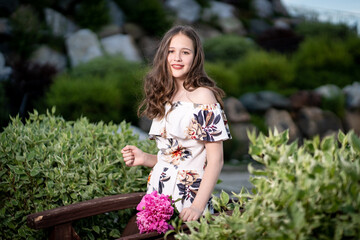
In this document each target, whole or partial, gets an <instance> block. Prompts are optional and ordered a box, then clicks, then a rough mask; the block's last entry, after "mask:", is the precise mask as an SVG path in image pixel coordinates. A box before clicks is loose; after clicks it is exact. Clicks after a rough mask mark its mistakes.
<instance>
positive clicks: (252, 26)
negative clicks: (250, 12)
mask: <svg viewBox="0 0 360 240" xmlns="http://www.w3.org/2000/svg"><path fill="white" fill-rule="evenodd" d="M270 28H271V26H270V25H269V24H268V23H267V22H265V21H264V20H261V19H251V20H250V23H249V29H248V31H249V32H250V33H251V34H253V35H259V34H261V33H263V32H265V31H267V30H269V29H270Z"/></svg>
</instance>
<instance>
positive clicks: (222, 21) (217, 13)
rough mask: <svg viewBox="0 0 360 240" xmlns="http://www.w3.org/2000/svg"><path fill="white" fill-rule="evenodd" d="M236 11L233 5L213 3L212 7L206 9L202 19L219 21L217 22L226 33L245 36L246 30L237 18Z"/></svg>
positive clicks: (211, 3)
mask: <svg viewBox="0 0 360 240" xmlns="http://www.w3.org/2000/svg"><path fill="white" fill-rule="evenodd" d="M235 11H236V8H235V7H234V6H233V5H230V4H227V3H223V2H218V1H211V2H210V7H208V8H205V9H204V13H203V16H202V19H203V20H204V21H211V20H212V19H214V18H215V19H218V20H217V22H218V24H219V25H220V27H221V29H222V31H223V32H224V33H228V34H230V33H234V34H240V35H245V34H246V30H245V28H244V26H243V25H242V23H241V21H240V20H239V19H238V18H237V17H236V16H235V14H234V13H235Z"/></svg>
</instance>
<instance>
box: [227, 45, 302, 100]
mask: <svg viewBox="0 0 360 240" xmlns="http://www.w3.org/2000/svg"><path fill="white" fill-rule="evenodd" d="M232 68H233V69H234V72H235V73H236V76H237V77H238V79H239V80H238V82H239V83H240V86H241V87H239V88H240V89H239V91H240V94H243V93H246V92H257V91H260V90H271V91H275V92H278V93H280V94H284V95H288V94H290V93H292V92H293V91H294V89H293V88H292V85H293V82H294V77H295V73H294V69H293V67H292V64H291V63H290V62H289V60H288V58H287V57H286V56H284V55H281V54H278V53H274V52H265V51H252V52H250V53H249V54H248V55H246V57H245V58H243V59H241V60H238V61H237V62H235V63H234V65H233V66H232Z"/></svg>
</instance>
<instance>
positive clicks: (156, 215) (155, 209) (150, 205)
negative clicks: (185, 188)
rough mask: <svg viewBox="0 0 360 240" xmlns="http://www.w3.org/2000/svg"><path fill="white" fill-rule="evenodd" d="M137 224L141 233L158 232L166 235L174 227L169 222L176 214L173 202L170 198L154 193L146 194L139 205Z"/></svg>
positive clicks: (137, 208)
mask: <svg viewBox="0 0 360 240" xmlns="http://www.w3.org/2000/svg"><path fill="white" fill-rule="evenodd" d="M136 210H138V211H139V212H138V213H137V214H136V215H137V217H136V223H137V226H138V228H139V230H140V233H148V232H154V231H157V232H158V233H165V232H166V231H167V230H169V229H173V227H172V226H171V225H170V224H169V223H168V222H167V221H169V220H170V218H171V217H172V215H173V213H174V207H173V206H172V200H171V198H170V197H169V196H167V195H164V194H160V195H159V194H158V193H157V191H154V192H152V193H150V194H146V195H145V196H144V197H143V198H142V199H141V201H140V203H139V204H138V205H137V207H136Z"/></svg>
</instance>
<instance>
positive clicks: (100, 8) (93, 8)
mask: <svg viewBox="0 0 360 240" xmlns="http://www.w3.org/2000/svg"><path fill="white" fill-rule="evenodd" d="M75 20H76V22H77V23H78V24H79V25H80V26H81V27H83V28H88V29H91V30H93V31H95V32H96V31H97V30H99V29H100V28H101V27H102V26H104V25H106V24H107V23H109V22H110V16H109V9H108V6H107V1H106V0H86V1H83V2H80V3H79V4H78V5H77V8H76V11H75Z"/></svg>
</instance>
